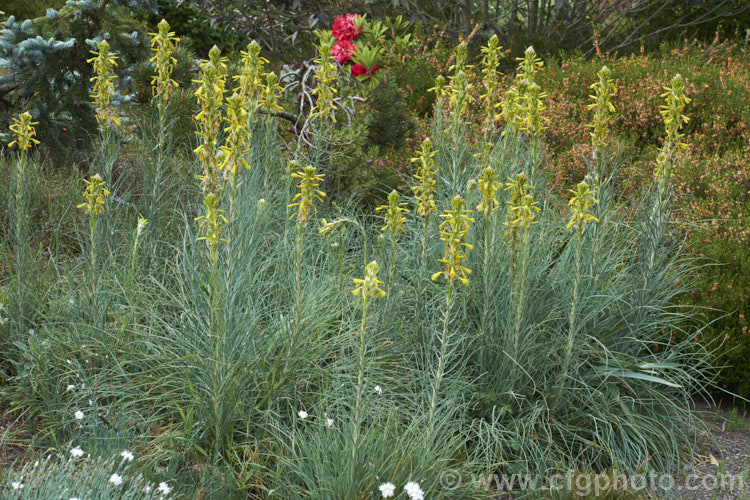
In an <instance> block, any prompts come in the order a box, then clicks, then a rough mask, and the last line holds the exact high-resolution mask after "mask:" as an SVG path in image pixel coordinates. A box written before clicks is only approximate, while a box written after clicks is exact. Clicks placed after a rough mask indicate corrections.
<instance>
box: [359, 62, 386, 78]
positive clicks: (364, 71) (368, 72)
mask: <svg viewBox="0 0 750 500" xmlns="http://www.w3.org/2000/svg"><path fill="white" fill-rule="evenodd" d="M379 69H380V65H378V64H376V65H375V66H373V67H372V69H371V70H368V69H367V68H366V67H364V66H363V65H361V64H352V78H357V77H358V76H361V75H368V76H372V75H374V74H375V73H377V72H378V70H379Z"/></svg>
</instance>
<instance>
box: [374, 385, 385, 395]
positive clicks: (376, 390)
mask: <svg viewBox="0 0 750 500" xmlns="http://www.w3.org/2000/svg"><path fill="white" fill-rule="evenodd" d="M375 392H376V393H378V394H383V388H382V387H380V386H379V385H376V386H375Z"/></svg>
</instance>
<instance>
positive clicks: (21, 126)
mask: <svg viewBox="0 0 750 500" xmlns="http://www.w3.org/2000/svg"><path fill="white" fill-rule="evenodd" d="M31 119H32V117H31V113H29V112H28V111H26V112H24V113H21V114H20V115H18V118H13V125H11V126H10V130H11V132H13V135H15V137H16V139H15V140H14V141H13V142H11V143H10V144H8V147H9V148H11V147H13V145H14V144H18V149H20V150H21V151H26V150H27V149H29V148H30V147H31V146H32V144H39V141H37V140H36V139H34V136H35V135H36V130H35V129H34V125H38V124H39V122H32V121H31Z"/></svg>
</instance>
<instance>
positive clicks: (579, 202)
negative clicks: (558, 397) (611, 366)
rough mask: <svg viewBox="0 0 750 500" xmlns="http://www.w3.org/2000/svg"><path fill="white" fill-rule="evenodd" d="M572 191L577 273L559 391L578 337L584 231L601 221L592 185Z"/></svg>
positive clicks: (572, 219)
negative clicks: (594, 208) (579, 290)
mask: <svg viewBox="0 0 750 500" xmlns="http://www.w3.org/2000/svg"><path fill="white" fill-rule="evenodd" d="M570 192H571V193H573V197H572V198H571V199H570V201H569V202H568V205H569V206H570V209H571V211H572V212H573V214H572V217H571V218H570V222H568V226H567V228H568V229H570V228H571V227H572V228H574V229H575V232H576V273H575V277H574V278H573V295H572V297H571V301H570V313H569V314H568V335H567V342H566V344H565V355H564V356H563V367H562V370H561V371H560V380H559V383H558V393H559V392H561V391H562V386H563V383H564V379H565V377H567V375H568V370H569V368H570V362H571V357H572V354H573V345H574V342H575V338H576V331H577V325H576V319H577V314H576V313H577V311H576V307H577V306H578V288H579V286H580V282H581V249H582V248H583V232H584V230H585V228H586V226H587V225H588V224H589V223H591V222H599V219H597V218H596V217H594V215H593V214H592V213H591V212H592V208H593V206H594V205H595V204H597V203H598V201H597V199H596V198H594V191H592V190H591V187H590V186H589V185H588V184H587V183H586V182H585V181H584V182H579V183H578V186H576V189H575V190H573V189H571V190H570Z"/></svg>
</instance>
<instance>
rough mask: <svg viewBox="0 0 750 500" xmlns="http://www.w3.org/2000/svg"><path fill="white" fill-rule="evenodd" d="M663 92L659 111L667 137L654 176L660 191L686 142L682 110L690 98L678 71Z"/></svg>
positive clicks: (662, 190)
mask: <svg viewBox="0 0 750 500" xmlns="http://www.w3.org/2000/svg"><path fill="white" fill-rule="evenodd" d="M664 90H665V92H664V93H663V94H661V97H663V98H664V99H665V100H666V103H665V104H662V105H661V109H660V110H659V113H660V114H661V116H663V117H664V125H665V128H666V131H667V137H666V138H665V139H664V145H663V146H662V147H661V148H660V149H659V155H658V156H657V157H656V170H655V172H654V178H655V180H656V182H657V183H658V184H659V190H660V191H661V192H664V191H666V187H667V186H668V184H669V179H670V178H671V176H672V166H673V163H674V160H675V158H676V157H678V156H679V155H681V154H682V153H683V152H684V151H685V149H687V144H686V143H685V142H684V141H683V140H682V139H683V137H684V136H685V134H680V129H681V128H682V125H683V124H685V123H687V122H688V121H689V118H688V117H687V116H685V115H684V114H682V113H683V111H684V110H685V106H686V105H687V104H688V103H689V102H690V99H689V98H688V97H687V96H686V95H685V80H683V78H682V76H681V75H680V74H679V73H678V74H677V75H675V76H674V77H673V78H672V80H671V81H670V82H669V86H668V87H664Z"/></svg>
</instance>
